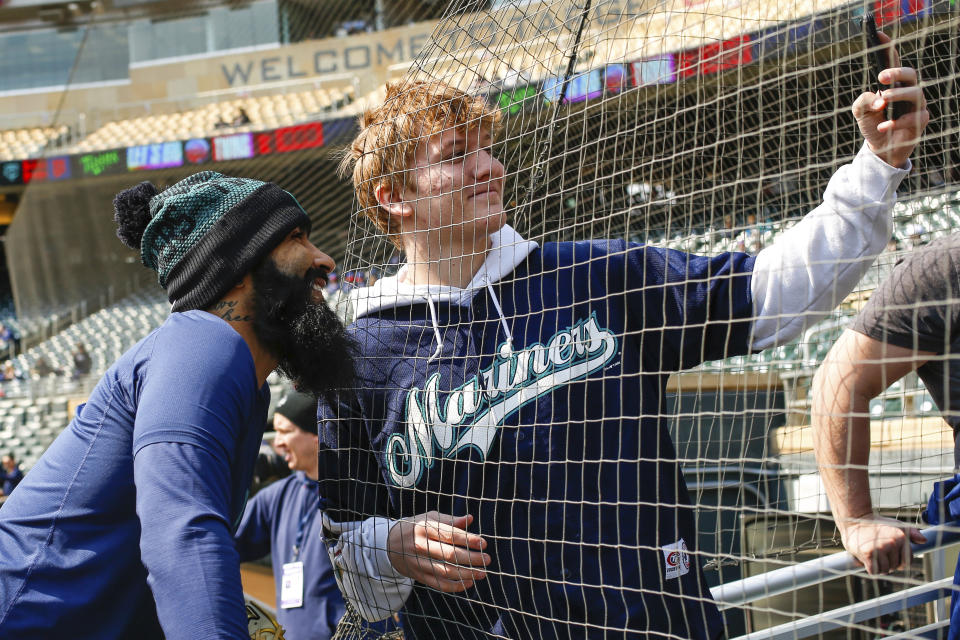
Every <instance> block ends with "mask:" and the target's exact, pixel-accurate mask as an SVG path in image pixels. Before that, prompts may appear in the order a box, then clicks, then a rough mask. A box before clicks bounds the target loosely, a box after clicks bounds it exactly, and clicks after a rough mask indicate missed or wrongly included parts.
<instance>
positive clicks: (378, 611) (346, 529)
mask: <svg viewBox="0 0 960 640" xmlns="http://www.w3.org/2000/svg"><path fill="white" fill-rule="evenodd" d="M322 518H323V528H324V529H325V530H326V531H329V532H332V533H334V534H339V536H338V537H337V538H335V539H332V540H326V541H325V544H326V547H327V553H329V555H330V562H331V564H332V565H333V573H334V575H335V576H336V578H337V585H338V586H339V587H340V592H341V593H343V597H344V598H346V600H347V601H348V602H349V603H350V604H352V605H353V606H354V608H355V609H356V610H357V611H358V612H359V613H360V615H361V616H363V618H364V619H365V620H367V622H376V621H377V620H383V619H385V618H388V617H390V616H391V615H393V614H394V613H396V612H397V611H399V610H400V609H401V608H402V607H403V603H404V602H406V601H407V598H408V597H409V596H410V592H411V591H412V590H413V579H412V578H408V577H406V576H403V575H401V574H400V573H398V572H397V570H396V569H394V567H393V564H392V563H391V562H390V556H389V555H388V553H387V535H388V534H389V533H390V527H391V526H392V525H393V523H394V521H393V520H390V519H388V518H367V519H366V520H363V521H361V522H346V523H336V522H333V521H332V520H330V519H329V518H328V517H327V516H326V514H323V515H322Z"/></svg>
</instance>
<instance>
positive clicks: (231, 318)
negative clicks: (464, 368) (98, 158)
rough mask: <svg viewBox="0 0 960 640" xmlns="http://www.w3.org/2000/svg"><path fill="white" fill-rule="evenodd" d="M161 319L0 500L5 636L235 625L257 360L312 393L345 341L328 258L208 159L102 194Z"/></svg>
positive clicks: (228, 629)
mask: <svg viewBox="0 0 960 640" xmlns="http://www.w3.org/2000/svg"><path fill="white" fill-rule="evenodd" d="M114 207H115V211H116V221H117V225H118V230H117V235H118V236H119V237H120V239H121V240H123V242H124V243H125V244H127V245H128V246H130V247H131V248H133V249H137V250H138V251H139V252H140V255H141V258H142V261H143V263H144V264H145V265H146V266H147V267H149V268H151V269H153V270H155V271H156V272H157V274H158V276H159V282H160V285H161V286H163V287H164V288H165V289H166V291H167V294H168V297H169V300H170V302H171V304H172V311H173V313H171V315H170V317H169V318H168V319H167V320H166V322H164V324H163V325H162V326H161V327H160V328H159V329H157V330H155V331H153V332H152V333H151V334H150V335H148V336H147V337H146V338H144V339H143V340H141V341H140V342H139V343H137V344H136V345H135V346H134V347H133V348H132V349H130V350H129V351H128V352H127V353H125V354H124V355H123V356H121V357H120V359H119V360H117V361H116V362H115V363H114V365H113V366H112V367H111V368H110V369H109V370H108V371H107V372H106V374H104V376H103V378H102V379H101V380H100V382H99V384H98V385H97V387H96V389H94V391H93V393H92V394H91V396H90V399H89V401H88V402H87V403H86V405H81V406H80V407H78V408H77V412H76V417H75V418H74V419H73V421H72V422H71V423H70V425H69V426H68V427H67V429H66V430H65V431H64V432H63V433H62V434H61V435H60V436H59V437H58V438H57V440H56V441H55V442H54V443H53V444H52V445H51V446H50V448H49V449H48V450H47V452H46V453H45V454H44V455H43V457H42V458H41V459H40V460H39V461H38V462H37V464H36V466H35V467H34V468H33V469H32V470H31V471H30V473H29V475H28V476H27V478H26V479H25V480H24V481H23V482H22V483H21V485H20V487H19V488H18V490H17V492H16V494H15V495H13V496H11V498H10V499H9V500H8V501H7V502H6V504H5V505H4V507H3V511H2V513H0V629H3V634H2V635H4V636H5V637H7V636H9V637H23V638H39V637H45V638H59V637H71V638H98V639H104V638H107V639H109V638H132V637H135V638H160V637H166V638H167V640H174V639H176V638H244V639H245V638H247V637H248V635H247V619H246V613H245V609H244V600H243V593H242V588H241V584H240V568H239V558H238V554H237V549H236V546H235V544H234V541H233V531H234V529H235V527H236V523H238V522H239V520H240V516H241V514H242V512H243V508H244V504H245V502H246V497H247V488H248V487H249V486H250V480H251V477H252V473H253V468H254V463H255V462H256V459H257V453H258V450H259V447H260V442H261V436H262V434H263V428H264V425H265V423H266V414H267V407H268V405H269V401H270V391H269V388H268V386H267V385H266V379H267V376H268V375H269V374H270V372H271V371H273V370H274V369H279V370H280V371H281V372H282V373H284V374H285V375H287V376H288V377H290V378H291V379H292V380H293V381H294V383H295V384H297V385H298V386H299V387H300V388H302V389H304V390H306V391H309V392H311V393H314V394H316V395H326V396H329V395H331V394H334V393H335V389H337V388H338V387H340V386H342V385H343V384H349V381H350V380H351V378H352V375H353V373H352V372H353V361H352V352H353V347H352V345H351V343H350V341H349V340H348V339H347V338H346V337H345V334H344V331H343V328H342V326H341V325H340V323H339V322H338V320H337V318H336V316H335V315H334V314H333V313H332V312H331V311H330V310H329V309H328V308H327V307H326V305H325V304H324V302H323V297H322V291H323V289H324V287H325V286H326V277H327V274H328V273H329V272H330V271H331V270H332V269H333V268H334V263H333V261H332V260H331V259H330V257H329V256H327V255H325V254H324V253H322V252H321V251H320V250H318V249H317V248H316V247H315V246H313V244H311V243H310V241H309V239H308V234H309V231H310V220H309V218H308V217H307V214H306V213H305V212H304V210H303V208H302V207H301V206H300V205H299V204H298V203H297V201H296V199H295V198H294V197H293V196H292V195H290V194H289V193H287V192H286V191H284V190H283V189H281V188H280V187H278V186H276V185H274V184H268V183H263V182H260V181H257V180H248V179H245V178H231V177H227V176H223V175H220V174H217V173H213V172H209V171H207V172H202V173H198V174H195V175H193V176H190V177H189V178H186V179H184V180H182V181H180V182H178V183H177V184H175V185H173V186H172V187H170V188H169V189H167V190H165V191H163V192H158V191H157V189H156V188H155V187H154V186H153V185H151V184H150V183H147V182H144V183H141V184H140V185H138V186H137V187H134V188H132V189H129V190H127V191H124V192H122V193H120V194H119V195H118V196H117V198H116V199H115V200H114Z"/></svg>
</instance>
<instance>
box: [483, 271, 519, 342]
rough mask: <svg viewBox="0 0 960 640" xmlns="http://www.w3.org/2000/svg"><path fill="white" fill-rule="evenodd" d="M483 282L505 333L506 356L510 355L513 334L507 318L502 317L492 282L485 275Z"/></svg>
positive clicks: (501, 310)
mask: <svg viewBox="0 0 960 640" xmlns="http://www.w3.org/2000/svg"><path fill="white" fill-rule="evenodd" d="M483 283H484V284H485V285H487V291H488V292H489V293H490V299H491V300H493V306H494V307H496V308H497V314H498V315H499V316H500V326H502V327H503V332H504V333H505V334H507V356H510V355H511V354H513V334H512V333H510V327H509V326H508V325H507V319H506V318H504V317H503V309H501V308H500V299H499V298H497V294H496V293H495V292H494V290H493V283H491V282H490V278H488V277H486V276H484V278H483Z"/></svg>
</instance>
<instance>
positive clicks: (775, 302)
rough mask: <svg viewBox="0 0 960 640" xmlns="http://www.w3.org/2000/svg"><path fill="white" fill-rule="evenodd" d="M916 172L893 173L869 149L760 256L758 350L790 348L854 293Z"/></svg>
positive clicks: (755, 286)
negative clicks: (905, 183) (899, 193)
mask: <svg viewBox="0 0 960 640" xmlns="http://www.w3.org/2000/svg"><path fill="white" fill-rule="evenodd" d="M910 167H911V165H910V161H909V160H908V161H907V168H906V169H897V168H895V167H892V166H890V165H888V164H887V163H886V162H884V161H883V160H881V159H880V158H878V157H877V156H876V155H875V154H874V153H873V152H872V151H871V150H870V148H869V147H868V146H867V144H864V145H863V147H862V148H861V149H860V152H859V153H858V154H857V156H856V157H855V158H854V160H853V162H851V163H850V164H847V165H844V166H842V167H840V169H839V170H838V171H837V172H836V173H835V174H833V177H831V178H830V183H829V184H828V185H827V188H826V191H824V194H823V202H822V203H821V204H820V206H818V207H817V208H816V209H814V210H813V211H811V212H810V213H808V214H807V215H806V216H804V217H803V219H802V220H800V222H798V223H797V224H796V225H794V227H793V228H791V229H789V230H788V231H786V232H784V233H782V234H780V236H779V237H778V238H777V239H776V241H775V242H774V243H773V244H772V245H770V246H769V247H767V248H766V249H764V250H763V251H761V252H760V253H759V254H758V255H757V261H756V263H755V264H754V269H753V278H752V280H751V284H750V288H751V293H752V294H753V308H754V310H755V312H756V314H757V315H756V317H755V319H754V321H753V327H752V338H751V344H750V347H751V349H753V350H760V349H766V348H767V347H772V346H775V345H777V344H783V343H785V342H789V341H790V340H792V339H793V338H795V337H797V336H798V335H800V334H801V333H802V332H803V331H804V330H805V329H806V328H808V327H810V326H811V325H813V324H815V323H816V322H817V321H819V320H821V319H822V318H824V317H825V316H826V315H827V314H828V313H829V312H830V311H831V310H832V309H834V308H835V307H836V306H837V305H839V304H840V303H841V302H842V301H843V299H844V298H845V297H846V296H847V294H848V293H850V292H851V291H853V288H854V286H856V284H857V282H859V281H860V278H861V277H863V275H864V274H865V273H866V272H867V269H868V268H869V267H870V265H871V264H873V261H874V260H875V259H876V257H877V255H879V254H880V252H882V251H883V250H884V248H885V247H886V244H887V241H888V240H889V239H890V234H891V231H892V227H893V223H892V219H891V215H890V214H891V212H892V211H893V205H894V204H896V199H897V187H898V186H900V182H901V181H902V180H903V178H904V177H906V175H907V174H908V173H909V172H910Z"/></svg>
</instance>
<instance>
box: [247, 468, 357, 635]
mask: <svg viewBox="0 0 960 640" xmlns="http://www.w3.org/2000/svg"><path fill="white" fill-rule="evenodd" d="M318 503H319V495H318V493H317V483H316V482H315V481H313V480H310V479H309V478H307V477H306V476H305V475H304V474H303V473H296V474H294V475H292V476H288V477H286V478H284V479H282V480H278V481H277V482H274V483H273V484H271V485H270V486H268V487H266V488H265V489H263V490H262V491H260V492H259V493H258V494H257V495H255V496H253V498H251V499H250V501H249V502H248V503H247V508H246V510H245V511H244V513H243V520H241V521H240V527H239V528H238V529H237V533H236V542H237V550H238V551H239V552H240V560H241V561H243V562H246V561H249V560H256V559H257V558H262V557H263V556H265V555H267V554H268V553H269V554H270V559H271V561H272V564H273V575H274V581H275V583H276V590H277V602H278V603H279V602H280V587H281V577H282V575H283V565H284V564H285V563H288V562H295V561H299V562H303V588H304V591H303V606H302V607H296V608H291V609H280V608H278V609H277V621H278V622H280V624H281V625H283V629H284V637H286V638H288V639H289V640H300V639H301V638H303V639H307V638H309V639H310V640H326V639H327V638H329V637H330V636H331V635H333V631H334V630H335V629H336V626H337V622H338V621H339V620H340V618H342V617H343V613H344V611H345V610H346V605H345V604H344V602H343V596H342V595H340V590H339V589H338V588H337V581H336V579H335V578H334V575H333V567H332V566H331V565H330V558H329V557H328V556H327V550H326V549H325V548H324V546H323V540H322V539H321V536H320V531H321V529H322V528H323V525H322V523H321V519H320V512H319V510H318ZM298 534H299V535H298ZM298 537H299V539H300V545H299V548H300V552H299V553H295V552H294V545H295V544H296V543H297V539H298Z"/></svg>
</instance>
